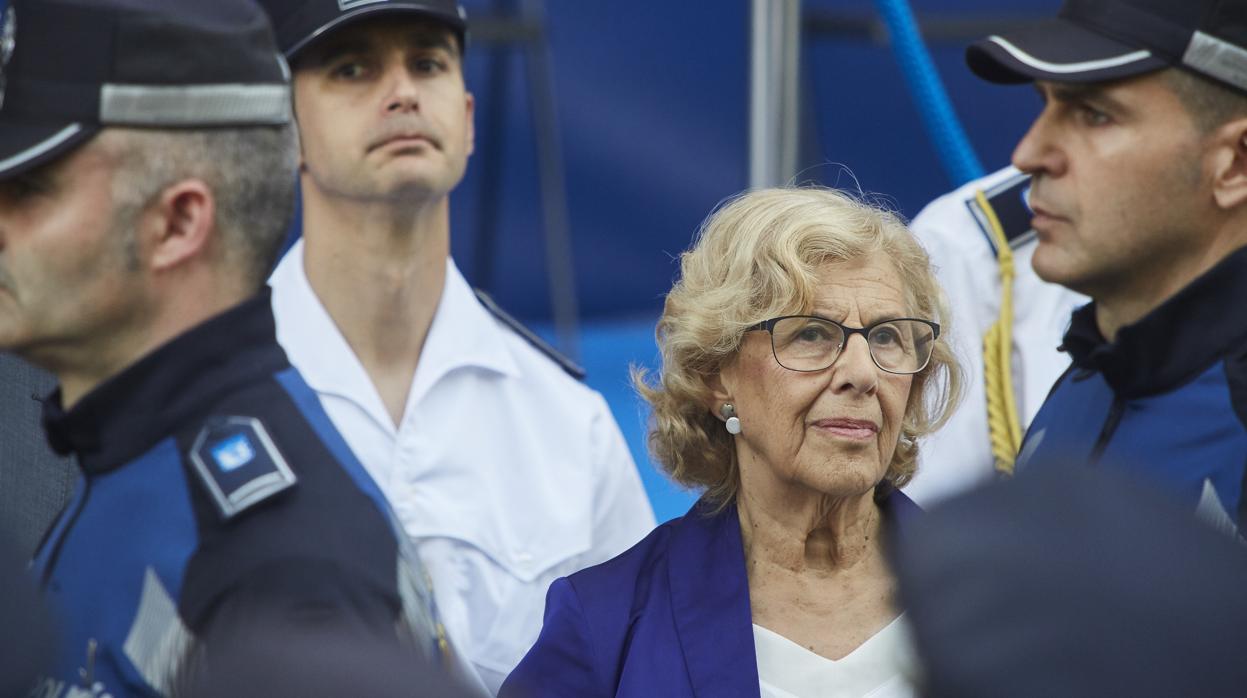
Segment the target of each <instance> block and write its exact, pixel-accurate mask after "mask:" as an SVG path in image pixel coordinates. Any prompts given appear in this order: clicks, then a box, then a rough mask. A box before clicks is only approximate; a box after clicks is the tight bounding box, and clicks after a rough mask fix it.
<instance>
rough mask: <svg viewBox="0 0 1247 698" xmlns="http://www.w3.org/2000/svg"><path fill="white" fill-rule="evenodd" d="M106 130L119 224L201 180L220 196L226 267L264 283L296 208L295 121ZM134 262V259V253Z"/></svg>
mask: <svg viewBox="0 0 1247 698" xmlns="http://www.w3.org/2000/svg"><path fill="white" fill-rule="evenodd" d="M108 133H110V134H111V135H110V139H111V140H110V145H111V149H112V150H113V152H114V155H115V157H116V170H115V172H114V178H113V191H112V194H113V201H114V204H115V206H116V207H117V220H118V221H127V220H129V221H133V220H134V218H135V217H136V216H137V215H138V213H139V212H141V211H142V210H143V209H144V208H145V207H146V206H147V205H148V204H149V203H151V201H152V199H153V198H155V197H156V196H157V195H159V194H160V192H161V191H163V190H164V189H165V188H166V187H168V186H170V185H171V184H174V183H176V182H178V181H180V180H184V179H199V180H202V181H203V182H204V183H205V184H207V185H208V187H209V188H210V189H211V190H212V193H213V197H214V199H215V204H216V227H217V230H218V231H219V234H220V236H221V237H220V239H221V243H222V244H221V249H222V250H223V254H222V256H223V258H224V261H225V263H226V266H228V267H231V268H233V269H235V270H237V272H238V274H239V280H240V281H241V282H242V283H244V284H246V285H247V286H248V287H250V288H254V289H258V288H259V287H260V286H261V285H263V283H264V280H265V278H266V277H267V275H268V271H269V270H270V269H271V268H272V266H273V263H274V262H275V261H276V258H277V253H278V251H279V250H280V247H281V243H282V240H283V238H284V237H285V233H286V229H287V227H288V226H289V225H290V219H291V216H292V215H293V213H294V182H295V176H296V171H297V167H298V162H299V150H298V140H297V135H296V133H295V128H294V126H293V125H288V126H281V127H246V128H221V129H204V130H172V129H169V130H163V129H161V130H157V129H120V128H110V129H108ZM131 259H132V260H133V261H132V264H137V259H136V258H135V257H134V254H133V252H131Z"/></svg>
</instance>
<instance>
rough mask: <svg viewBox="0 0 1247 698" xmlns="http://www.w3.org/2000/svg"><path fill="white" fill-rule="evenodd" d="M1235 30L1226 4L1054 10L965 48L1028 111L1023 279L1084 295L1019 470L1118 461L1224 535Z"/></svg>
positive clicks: (1237, 512)
mask: <svg viewBox="0 0 1247 698" xmlns="http://www.w3.org/2000/svg"><path fill="white" fill-rule="evenodd" d="M1244 27H1247V3H1244V2H1243V1H1242V0H1068V1H1067V2H1065V3H1064V5H1063V6H1062V8H1061V12H1060V16H1059V18H1058V19H1054V20H1050V21H1047V22H1045V23H1041V24H1037V25H1035V26H1033V27H1030V28H1026V29H1020V30H1018V31H1017V32H1015V33H1011V34H1007V35H1003V36H992V37H989V38H988V39H985V40H983V41H980V42H979V43H977V44H975V45H974V46H972V47H971V48H970V49H969V51H968V53H967V60H968V61H969V64H970V67H971V69H972V70H974V72H976V73H977V74H978V75H979V76H980V77H983V78H985V79H987V80H991V81H995V82H1005V83H1015V82H1034V84H1035V89H1036V90H1037V91H1038V92H1039V94H1040V96H1041V97H1042V98H1043V100H1044V107H1043V109H1042V111H1041V112H1040V113H1039V116H1038V117H1037V118H1036V120H1035V122H1034V124H1033V125H1032V126H1031V128H1030V130H1029V131H1028V132H1027V134H1026V135H1025V136H1024V137H1023V138H1022V141H1021V142H1020V143H1019V144H1018V146H1017V149H1016V150H1015V151H1014V153H1013V162H1014V164H1015V165H1016V166H1017V167H1018V168H1019V169H1020V170H1022V171H1024V172H1028V173H1030V174H1031V175H1032V181H1031V191H1030V206H1031V208H1032V210H1033V212H1034V216H1033V218H1032V224H1033V226H1034V228H1035V230H1036V233H1037V235H1038V245H1037V246H1036V247H1035V251H1034V255H1033V256H1032V258H1031V265H1032V266H1033V267H1034V269H1035V272H1036V273H1037V274H1038V275H1039V277H1040V278H1042V279H1044V280H1045V281H1049V282H1053V283H1059V284H1061V285H1062V286H1065V287H1066V288H1070V289H1072V290H1075V291H1078V292H1080V293H1085V294H1086V295H1088V296H1090V297H1091V298H1092V299H1093V302H1092V303H1090V304H1089V305H1087V306H1084V307H1082V308H1080V309H1078V310H1077V311H1075V312H1074V314H1073V316H1072V320H1071V324H1070V328H1069V331H1068V332H1067V333H1066V334H1065V338H1064V342H1063V345H1064V347H1065V350H1066V351H1067V352H1068V353H1069V355H1070V357H1071V359H1072V365H1071V368H1070V370H1069V371H1067V372H1066V374H1065V375H1063V376H1062V377H1061V379H1060V380H1059V381H1058V382H1057V384H1056V386H1055V387H1054V388H1053V390H1052V393H1051V394H1050V395H1049V397H1048V399H1047V401H1046V402H1045V403H1044V405H1043V407H1042V408H1041V409H1040V411H1039V413H1038V415H1036V417H1035V420H1034V421H1033V422H1032V423H1031V426H1030V430H1029V432H1028V433H1027V435H1026V439H1025V441H1024V442H1023V445H1022V452H1021V454H1020V456H1019V458H1018V468H1019V470H1022V469H1024V468H1039V467H1050V466H1051V465H1052V464H1053V463H1059V462H1062V461H1074V462H1078V463H1086V462H1091V463H1103V464H1106V465H1108V466H1115V467H1121V468H1124V469H1126V470H1128V471H1129V472H1131V473H1134V474H1136V475H1137V476H1139V477H1142V478H1146V479H1148V480H1151V481H1155V482H1158V483H1161V484H1163V485H1164V487H1165V488H1166V489H1168V490H1169V491H1170V492H1172V493H1173V495H1174V496H1175V497H1177V498H1178V499H1179V500H1180V501H1181V502H1182V503H1183V504H1184V505H1185V506H1187V507H1189V508H1190V509H1192V510H1196V511H1198V512H1199V513H1200V515H1201V517H1203V518H1205V519H1207V520H1209V521H1211V522H1213V523H1215V524H1216V525H1218V526H1221V527H1224V528H1225V529H1226V530H1227V531H1233V530H1235V529H1236V528H1238V527H1240V526H1241V524H1242V521H1243V518H1244V515H1245V514H1247V500H1245V499H1244V487H1245V486H1247V479H1245V478H1244V475H1245V466H1247V462H1245V461H1244V458H1243V453H1244V452H1245V451H1247V409H1245V408H1244V406H1245V405H1247V311H1244V310H1243V304H1242V303H1241V302H1240V301H1241V299H1242V298H1243V297H1244V296H1247V30H1245V29H1244Z"/></svg>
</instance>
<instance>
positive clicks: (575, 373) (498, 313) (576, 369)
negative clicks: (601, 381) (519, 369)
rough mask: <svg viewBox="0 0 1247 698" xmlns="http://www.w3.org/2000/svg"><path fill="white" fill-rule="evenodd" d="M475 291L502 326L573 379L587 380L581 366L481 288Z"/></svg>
mask: <svg viewBox="0 0 1247 698" xmlns="http://www.w3.org/2000/svg"><path fill="white" fill-rule="evenodd" d="M473 291H474V292H475V293H476V299H477V300H478V301H480V302H481V305H483V306H485V309H486V310H488V311H489V314H490V315H493V316H494V317H496V318H498V320H499V321H501V322H502V324H504V325H506V326H507V327H509V328H511V330H512V331H513V332H515V333H516V334H518V335H519V336H520V337H523V338H524V341H526V342H528V343H529V344H531V345H532V346H533V348H534V349H536V350H537V351H539V352H541V353H542V354H545V355H546V356H547V357H548V358H549V359H550V360H551V361H553V362H554V363H556V364H558V365H559V366H560V367H561V368H562V369H563V370H564V371H566V372H567V373H568V374H569V375H570V376H571V377H572V378H575V379H576V380H578V381H582V380H584V379H585V370H584V369H583V368H581V366H580V364H578V363H576V362H575V361H572V360H571V359H569V358H567V357H566V356H563V354H561V353H559V350H558V349H555V348H554V347H552V346H550V343H549V342H547V341H546V340H544V339H542V338H541V337H539V336H537V333H536V332H533V331H532V330H530V329H528V328H527V327H525V326H524V325H523V324H522V323H521V322H520V321H519V320H516V319H515V318H513V317H511V315H510V314H508V313H507V311H505V310H503V309H502V308H500V307H498V304H497V303H496V302H494V299H493V298H491V297H490V296H489V294H488V293H485V292H484V291H482V290H480V289H479V288H477V289H473Z"/></svg>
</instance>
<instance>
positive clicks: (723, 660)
mask: <svg viewBox="0 0 1247 698" xmlns="http://www.w3.org/2000/svg"><path fill="white" fill-rule="evenodd" d="M705 511H706V508H705V507H704V506H703V504H702V503H701V502H698V503H697V504H696V505H694V506H693V508H692V510H690V511H689V513H688V514H686V515H685V516H684V517H683V519H681V521H680V525H679V526H678V527H677V528H676V530H675V531H674V532H673V535H672V540H671V547H670V561H669V564H668V570H669V575H670V580H669V581H670V584H671V611H672V614H673V615H674V616H675V626H676V632H677V634H678V635H679V640H680V647H681V648H682V649H683V651H684V661H685V664H686V665H687V667H688V675H689V679H690V682H691V683H692V685H693V692H694V693H695V694H696V695H698V696H714V697H715V698H720V697H724V698H733V697H737V696H739V697H740V698H758V696H759V693H760V689H759V687H758V660H757V655H756V653H755V651H754V646H753V619H752V615H751V613H750V609H749V581H748V578H747V577H746V574H745V552H744V548H743V546H742V544H741V539H740V522H739V520H738V518H737V516H736V506H735V505H734V504H733V505H729V506H728V507H726V508H725V509H724V510H723V511H722V512H719V513H718V514H715V515H713V516H706V515H705Z"/></svg>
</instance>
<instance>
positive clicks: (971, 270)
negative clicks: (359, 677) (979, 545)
mask: <svg viewBox="0 0 1247 698" xmlns="http://www.w3.org/2000/svg"><path fill="white" fill-rule="evenodd" d="M1021 177H1023V175H1022V174H1021V173H1020V172H1018V170H1016V169H1014V168H1012V167H1007V168H1005V169H1003V170H1000V171H998V172H994V173H992V174H990V175H988V176H986V177H984V178H982V179H979V180H976V181H974V182H970V183H968V184H966V185H963V186H962V187H960V188H958V189H957V190H956V191H953V192H952V193H950V194H946V195H944V196H942V197H940V198H938V199H936V200H935V201H933V202H931V203H930V204H928V205H927V206H926V208H924V209H922V211H921V212H920V213H919V214H918V216H917V217H916V218H914V220H913V222H912V223H911V224H910V228H911V229H912V230H913V231H914V234H915V235H917V236H918V238H919V239H920V240H921V241H922V244H923V246H924V247H926V249H927V251H928V252H929V253H930V255H931V262H932V264H933V265H934V266H935V268H936V276H937V277H938V278H939V281H940V284H941V285H942V286H943V288H944V292H945V294H946V295H947V298H948V303H949V306H950V307H951V309H952V323H951V324H952V331H951V332H950V333H949V335H947V336H948V338H949V341H950V343H951V344H952V347H953V350H954V351H955V352H956V354H957V357H958V358H959V359H960V360H961V365H962V367H963V368H964V369H965V371H966V382H965V392H964V397H963V401H962V403H961V407H960V408H959V409H958V410H957V412H956V413H955V414H954V415H953V417H952V419H951V420H950V421H949V422H948V423H947V424H946V425H945V426H944V427H943V428H942V429H941V430H940V431H939V432H937V433H935V434H932V435H931V436H930V437H928V438H927V439H926V440H925V441H923V442H922V443H921V445H920V447H919V460H918V472H917V475H916V476H915V477H914V479H913V480H912V481H911V482H910V484H909V485H908V486H906V487H905V493H906V494H908V495H909V496H910V497H912V498H913V499H914V500H915V501H917V502H918V503H919V504H922V505H929V504H931V503H933V502H934V501H937V500H939V499H943V498H946V497H948V496H951V495H954V494H957V493H958V492H961V491H963V490H966V489H968V488H970V487H973V486H974V485H976V484H979V483H981V482H983V481H985V480H987V479H989V478H991V477H992V475H993V473H994V472H995V461H994V459H993V458H992V451H991V437H990V435H989V431H988V427H987V393H986V387H985V383H984V376H983V337H984V335H986V334H987V331H988V329H989V328H990V327H991V326H992V324H993V323H995V322H996V320H997V317H998V315H999V313H1000V293H1001V282H1000V271H999V267H998V266H997V264H996V252H995V248H994V247H993V245H992V243H991V242H990V240H991V238H990V233H989V232H988V229H987V228H986V227H985V225H986V224H985V223H984V222H981V221H980V220H979V219H978V218H977V217H976V216H975V215H974V213H973V209H972V206H971V205H970V204H972V202H973V201H974V193H975V191H976V190H978V189H982V190H983V191H984V192H985V193H987V194H988V196H990V195H991V193H992V191H993V190H994V189H995V188H996V187H1004V186H1008V185H1009V184H1012V183H1015V182H1016V181H1018V180H1019V178H1021ZM1035 245H1036V241H1035V236H1034V232H1033V231H1031V232H1030V233H1028V234H1026V235H1022V236H1019V237H1017V238H1015V239H1014V240H1013V241H1012V247H1013V255H1014V259H1013V264H1014V269H1015V272H1016V276H1015V277H1014V282H1013V357H1012V358H1013V361H1012V370H1013V389H1014V391H1015V397H1016V401H1017V410H1018V420H1019V421H1020V422H1021V426H1022V431H1023V433H1025V431H1026V427H1027V425H1029V424H1030V421H1031V420H1032V419H1033V418H1034V417H1035V413H1036V412H1038V411H1039V406H1040V405H1041V404H1043V401H1044V399H1045V398H1046V397H1047V396H1048V391H1049V390H1050V389H1051V388H1052V384H1053V383H1055V382H1056V379H1057V378H1059V377H1060V375H1061V373H1062V372H1064V371H1065V369H1066V368H1067V367H1068V366H1069V356H1068V355H1067V354H1065V353H1064V352H1060V351H1057V347H1058V346H1059V345H1060V344H1061V338H1062V336H1063V335H1064V334H1065V329H1066V328H1067V327H1068V326H1069V318H1070V313H1071V312H1073V310H1074V308H1077V307H1078V306H1080V305H1082V304H1084V303H1086V302H1088V300H1089V299H1087V298H1086V297H1084V296H1082V295H1079V294H1077V293H1074V292H1073V291H1070V290H1068V289H1066V288H1064V287H1062V286H1058V285H1056V284H1049V283H1047V282H1045V281H1043V280H1041V279H1040V278H1039V277H1038V276H1036V274H1035V271H1034V270H1033V269H1031V255H1032V254H1034V250H1035Z"/></svg>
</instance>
